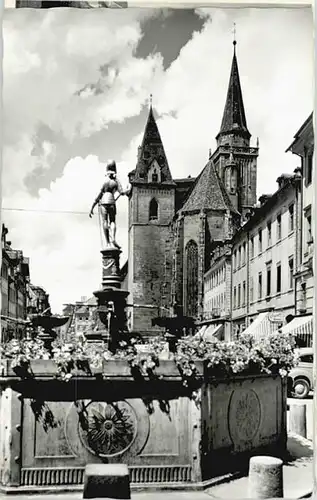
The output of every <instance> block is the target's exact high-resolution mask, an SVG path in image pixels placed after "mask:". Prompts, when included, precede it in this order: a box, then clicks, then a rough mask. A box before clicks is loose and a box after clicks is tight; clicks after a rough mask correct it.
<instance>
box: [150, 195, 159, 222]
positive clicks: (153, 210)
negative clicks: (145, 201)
mask: <svg viewBox="0 0 317 500" xmlns="http://www.w3.org/2000/svg"><path fill="white" fill-rule="evenodd" d="M149 212H150V213H149V219H150V220H157V219H158V203H157V201H156V199H155V198H152V200H151V201H150V210H149Z"/></svg>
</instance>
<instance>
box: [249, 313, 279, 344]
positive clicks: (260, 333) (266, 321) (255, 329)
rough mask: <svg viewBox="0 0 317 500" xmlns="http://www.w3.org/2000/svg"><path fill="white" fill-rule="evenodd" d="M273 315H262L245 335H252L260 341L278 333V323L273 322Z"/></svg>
mask: <svg viewBox="0 0 317 500" xmlns="http://www.w3.org/2000/svg"><path fill="white" fill-rule="evenodd" d="M270 318H271V313H270V312H263V313H260V314H259V315H258V316H257V317H256V319H255V320H254V321H253V323H251V325H249V326H248V328H246V329H245V330H244V332H243V333H248V334H250V335H252V337H254V338H255V339H260V338H262V337H265V336H266V335H269V334H270V333H273V332H274V331H276V323H274V322H272V320H271V319H270Z"/></svg>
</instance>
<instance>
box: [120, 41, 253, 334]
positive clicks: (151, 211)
mask: <svg viewBox="0 0 317 500" xmlns="http://www.w3.org/2000/svg"><path fill="white" fill-rule="evenodd" d="M233 45H234V48H233V59H232V66H231V73H230V78H229V85H228V91H227V98H226V102H225V106H224V112H223V117H222V121H221V126H220V130H219V132H218V134H217V136H216V141H217V147H216V150H215V151H214V152H213V153H212V152H210V154H209V159H208V162H207V164H206V165H205V167H204V168H203V170H202V171H201V173H200V174H199V175H198V177H197V178H191V177H189V178H187V179H174V178H173V177H172V170H171V168H170V167H171V166H170V165H169V163H168V158H167V156H166V152H165V150H164V145H163V142H162V139H161V136H160V133H159V130H158V127H157V124H156V121H155V116H154V112H153V109H152V105H151V107H150V110H149V116H148V120H147V123H146V127H145V131H144V136H143V141H142V144H141V146H140V147H139V149H138V158H137V164H136V168H135V169H134V170H133V171H132V172H131V173H130V174H129V179H130V183H131V185H132V190H131V193H130V196H129V251H128V289H129V292H130V297H129V304H131V307H130V310H129V326H130V329H131V330H132V331H137V332H140V333H141V334H142V333H143V334H151V333H153V334H155V333H157V332H158V331H160V330H159V329H158V328H157V327H155V326H153V324H152V320H153V319H154V318H155V317H157V316H169V315H173V314H174V313H175V312H178V313H181V314H183V315H186V316H190V317H193V318H196V319H198V320H199V319H200V318H201V316H202V313H203V296H204V274H205V273H206V271H207V270H208V268H209V265H210V253H211V249H212V248H213V247H214V245H215V244H216V243H217V242H224V241H227V240H230V239H231V238H232V236H233V234H234V233H235V231H236V230H237V229H238V228H239V227H240V225H241V222H242V221H243V220H244V218H245V216H246V214H247V213H248V212H249V211H250V210H251V208H252V207H253V206H254V205H255V203H256V201H257V197H256V188H257V186H256V184H257V157H258V143H257V145H256V147H252V146H251V145H250V138H251V134H250V132H249V130H248V126H247V120H246V115H245V110H244V104H243V98H242V90H241V84H240V77H239V70H238V62H237V56H236V41H234V42H233Z"/></svg>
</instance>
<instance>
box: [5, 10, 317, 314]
mask: <svg viewBox="0 0 317 500" xmlns="http://www.w3.org/2000/svg"><path fill="white" fill-rule="evenodd" d="M22 10H23V9H22ZM73 12H74V11H72V12H71V13H69V14H68V18H65V17H64V18H62V14H61V13H60V12H58V11H57V10H55V11H54V10H51V11H40V14H39V13H37V14H36V15H35V17H34V18H32V19H31V18H29V21H30V23H31V25H29V26H28V37H27V38H23V43H22V42H21V36H22V34H21V33H20V32H19V29H21V26H20V24H19V22H18V21H17V18H14V16H13V14H11V15H8V16H7V19H6V21H5V26H4V37H5V47H7V48H5V60H4V73H5V78H4V85H5V95H4V104H5V111H6V116H5V120H6V128H5V141H6V143H5V146H6V147H5V149H4V162H3V164H4V177H3V184H4V190H3V191H4V196H5V200H4V205H7V206H8V205H9V206H17V207H21V206H23V207H25V208H28V209H31V210H57V209H58V210H73V211H84V212H87V217H86V215H78V216H77V215H66V214H64V215H63V214H58V215H56V214H54V215H51V214H44V213H35V212H25V213H22V214H21V213H14V212H5V214H4V215H5V222H6V223H7V225H8V226H9V229H10V239H12V243H13V245H14V246H15V247H17V248H18V247H20V248H22V249H23V250H24V252H25V255H28V256H30V257H31V273H32V280H33V281H34V283H38V284H42V285H43V286H44V287H45V288H47V291H48V292H49V293H50V296H51V302H52V305H53V310H59V309H60V306H61V304H62V303H64V302H70V301H74V300H78V298H79V297H80V296H81V295H89V294H90V293H92V292H93V290H95V289H96V288H98V284H99V282H100V278H101V276H100V273H101V269H100V254H99V249H100V236H99V228H98V217H97V214H96V215H95V217H94V219H93V220H90V219H89V218H88V212H89V209H90V206H91V203H92V201H93V199H94V198H95V196H96V194H97V192H98V189H99V187H100V185H101V182H102V179H103V165H102V163H100V161H99V160H98V158H96V157H94V156H89V153H90V151H87V157H86V158H80V157H77V158H73V159H72V160H70V161H69V162H67V164H66V165H65V166H64V169H63V172H62V175H61V176H60V177H59V178H57V179H56V180H55V181H53V182H52V183H51V185H50V186H49V188H47V189H42V190H40V192H39V193H38V196H37V197H32V196H31V195H30V194H29V193H28V192H27V190H26V188H25V185H24V179H25V178H26V177H27V176H28V175H29V174H30V173H32V172H34V171H36V169H38V167H39V166H41V167H42V168H48V167H49V165H50V163H51V161H52V158H53V157H54V155H55V154H56V150H55V145H53V144H52V143H50V142H47V143H43V144H42V149H41V155H40V156H39V157H34V156H32V154H31V153H32V148H33V134H34V132H35V131H36V126H37V124H38V123H39V122H43V123H44V124H46V125H48V126H49V127H51V128H52V129H53V130H54V131H55V132H59V131H62V132H63V134H64V135H65V136H66V137H67V138H68V140H70V141H71V140H72V138H73V137H75V136H78V135H81V136H89V135H90V134H91V133H92V132H93V131H96V130H102V129H106V127H107V125H109V124H111V122H112V121H117V122H119V123H122V127H125V126H126V125H125V123H124V119H125V118H127V117H130V116H134V115H137V114H138V113H139V112H140V109H141V105H142V103H143V102H145V100H146V98H147V96H148V94H149V93H150V92H151V91H152V92H153V95H154V98H153V102H154V106H155V107H156V109H157V110H158V112H159V113H160V114H162V118H161V119H160V120H158V125H159V128H160V131H161V135H162V138H163V142H164V146H165V150H166V153H167V156H168V160H169V164H170V168H171V171H172V174H173V175H174V176H175V177H185V176H187V175H189V174H191V175H192V176H196V175H198V174H199V172H200V171H201V169H202V168H203V166H204V165H205V163H206V160H207V157H208V150H209V148H212V149H214V148H215V140H214V138H215V136H216V134H217V132H218V130H219V127H220V122H221V118H222V112H223V107H224V102H225V97H226V92H227V85H228V79H229V71H230V65H231V59H232V47H231V46H230V32H231V30H232V23H233V21H234V20H236V22H237V31H238V35H237V36H238V46H237V51H238V62H239V69H240V76H241V84H242V90H243V96H244V103H245V108H246V114H247V119H248V125H249V129H250V132H251V133H252V134H253V138H252V141H253V144H254V143H255V141H256V137H257V136H259V138H260V158H259V161H258V184H259V190H258V194H259V195H260V194H261V193H262V192H269V191H272V190H274V189H275V179H276V178H277V177H278V175H279V174H280V173H281V172H283V171H285V172H290V171H292V170H293V169H294V168H295V166H297V164H298V160H297V159H296V158H295V157H293V156H292V155H290V154H285V153H284V151H285V149H286V147H287V146H288V145H289V144H290V142H291V141H292V137H293V135H294V133H295V132H296V130H297V129H298V128H299V127H300V125H301V124H302V122H303V121H304V120H305V119H306V117H307V116H308V114H309V113H310V112H311V109H312V106H313V104H312V103H313V93H312V85H311V82H312V77H313V65H312V60H311V58H310V53H309V51H310V50H311V48H310V47H311V46H312V44H311V41H312V37H311V35H310V32H309V30H310V28H311V30H312V22H311V20H310V18H309V15H307V13H303V12H302V11H300V10H296V11H292V10H288V11H280V10H276V9H274V11H273V9H261V10H254V9H253V10H252V9H246V10H245V9H240V10H239V11H237V10H236V11H232V10H226V11H220V10H214V9H213V10H201V11H200V12H201V15H204V16H206V24H205V26H204V29H203V30H202V32H201V33H196V34H194V36H193V38H192V40H190V41H189V42H188V44H187V45H186V46H185V47H183V49H182V50H181V52H180V54H179V57H178V58H177V60H176V61H174V63H173V64H172V65H171V66H170V68H169V69H168V70H167V71H166V72H165V73H164V72H163V66H162V58H161V56H160V55H158V54H156V55H152V56H149V57H148V58H147V59H145V60H137V59H136V58H135V56H134V49H135V47H136V45H137V43H138V41H139V40H140V39H141V37H142V32H141V29H140V19H142V18H143V16H144V13H143V12H142V13H140V12H141V11H136V10H135V9H131V10H129V11H127V12H126V13H125V14H124V15H122V11H120V12H116V13H114V12H112V13H111V14H109V15H112V16H114V17H112V18H111V22H106V21H105V18H104V17H103V16H102V15H101V11H98V10H97V11H86V12H83V11H78V12H76V13H73ZM119 14H121V15H119ZM64 16H65V13H64ZM86 16H92V17H91V19H90V20H89V21H87V19H88V17H86ZM93 16H95V17H94V22H92V19H93ZM83 19H84V20H85V21H83ZM32 23H33V24H32ZM92 26H93V29H92ZM35 27H36V29H35ZM22 33H23V31H22ZM175 36H177V34H175ZM39 40H40V41H41V42H40V43H39ZM80 42H81V43H80ZM310 44H311V45H310ZM20 46H22V49H21V50H20V51H19V50H18V47H20ZM12 54H13V57H11V55H12ZM39 61H40V63H39ZM104 64H108V65H109V66H110V68H111V69H110V71H109V72H108V74H106V75H104V76H102V75H101V73H100V72H99V67H100V66H102V65H104ZM22 72H23V74H22ZM21 81H22V83H21ZM91 84H94V85H91ZM98 85H99V88H101V89H103V91H104V92H103V93H100V94H99V95H95V94H94V89H95V88H96V86H98ZM81 88H82V89H85V90H84V91H83V93H82V94H81V96H80V98H79V97H77V96H74V95H73V94H74V93H75V92H76V91H78V90H79V89H81ZM142 133H143V131H140V134H138V136H137V137H135V138H134V139H133V140H132V141H131V144H122V154H121V157H118V158H116V160H117V164H118V172H119V177H120V178H121V179H122V182H123V183H125V182H126V175H127V173H128V172H129V171H130V170H132V169H133V168H134V167H135V162H136V155H137V146H138V145H139V144H140V142H141V139H142ZM106 138H107V135H106V130H105V139H100V140H106ZM39 162H40V165H39ZM118 221H119V231H118V240H119V242H120V243H121V244H122V245H123V247H124V250H125V252H124V255H123V257H122V263H123V262H124V257H125V256H126V250H127V201H126V199H120V201H119V202H118Z"/></svg>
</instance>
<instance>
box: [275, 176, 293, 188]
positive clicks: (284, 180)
mask: <svg viewBox="0 0 317 500" xmlns="http://www.w3.org/2000/svg"><path fill="white" fill-rule="evenodd" d="M292 177H293V176H292V174H281V175H280V176H279V177H278V178H277V179H276V182H277V184H278V188H279V189H282V188H283V187H284V186H285V185H286V184H288V182H289V180H290V179H291V178H292Z"/></svg>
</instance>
